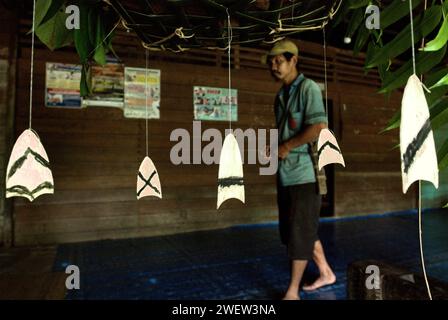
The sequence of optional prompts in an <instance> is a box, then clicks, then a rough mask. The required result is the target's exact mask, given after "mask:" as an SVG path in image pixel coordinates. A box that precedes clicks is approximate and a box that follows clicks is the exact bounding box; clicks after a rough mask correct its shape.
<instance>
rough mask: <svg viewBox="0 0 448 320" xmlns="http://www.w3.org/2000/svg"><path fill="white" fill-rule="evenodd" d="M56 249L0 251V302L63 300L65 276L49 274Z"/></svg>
mask: <svg viewBox="0 0 448 320" xmlns="http://www.w3.org/2000/svg"><path fill="white" fill-rule="evenodd" d="M55 255H56V247H28V248H10V249H9V248H0V300H8V299H20V300H24V299H49V300H58V299H64V297H65V293H66V288H65V280H66V278H67V274H65V273H64V272H52V269H53V263H54V259H55Z"/></svg>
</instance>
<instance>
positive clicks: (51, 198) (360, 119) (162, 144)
mask: <svg viewBox="0 0 448 320" xmlns="http://www.w3.org/2000/svg"><path fill="white" fill-rule="evenodd" d="M22 25H26V21H25V22H24V23H22ZM22 29H23V30H22V33H23V31H26V30H27V28H26V27H23V28H22ZM114 42H116V43H117V44H118V45H117V46H116V47H117V51H118V53H119V55H120V57H121V58H122V59H123V60H124V62H125V63H126V65H128V66H134V67H143V66H144V64H145V62H144V59H143V56H144V51H143V49H141V47H140V46H139V43H138V41H136V40H135V39H133V38H132V37H130V36H129V35H126V34H123V33H119V34H118V36H117V38H116V39H115V40H114ZM20 45H21V50H20V52H19V55H18V69H19V70H18V73H17V77H18V80H17V103H16V119H15V125H16V131H15V136H16V137H17V136H18V135H19V134H20V132H21V131H22V130H24V129H25V128H26V127H27V121H28V111H27V109H28V108H27V105H28V86H29V69H28V68H29V55H30V49H29V40H28V38H27V37H25V36H23V37H22V38H21V42H20ZM120 45H121V46H122V48H121V49H120ZM299 46H300V50H301V68H302V70H303V71H304V73H305V74H306V75H307V76H309V77H311V78H313V79H315V80H317V81H319V82H322V81H323V78H324V77H323V64H322V46H319V45H318V44H312V43H304V42H299ZM262 53H263V50H257V49H250V48H239V50H238V48H237V50H235V52H234V56H233V67H234V69H233V71H232V87H234V88H236V89H238V95H239V96H238V98H239V115H238V116H239V119H238V122H237V123H234V124H233V127H234V128H241V129H243V130H244V129H246V128H254V129H257V128H273V126H274V117H273V110H272V103H273V100H274V95H275V92H276V91H277V89H278V87H279V84H278V83H275V82H274V81H273V80H272V79H271V77H270V75H269V73H268V71H267V69H266V67H265V66H262V65H260V63H259V61H260V55H261V54H262ZM328 57H329V65H328V70H329V74H328V79H329V87H328V96H329V99H331V100H332V101H333V108H334V110H333V113H334V115H335V131H336V132H337V133H338V134H339V135H340V137H339V140H340V144H341V148H342V150H343V152H344V155H345V157H346V162H347V168H346V169H343V168H336V180H335V192H336V200H335V214H336V215H338V216H341V215H352V214H367V213H370V212H384V211H392V210H401V209H407V208H409V207H410V204H412V201H413V200H412V194H410V195H409V196H408V197H404V198H403V196H402V195H401V193H400V194H399V192H398V191H399V189H398V188H397V187H398V186H399V184H398V183H399V157H397V154H394V153H393V152H390V151H389V149H391V148H392V147H393V145H394V143H396V132H395V133H392V134H388V135H384V136H378V135H376V133H377V132H378V131H379V130H380V129H381V128H382V127H383V126H384V124H385V123H386V120H387V119H388V117H390V116H391V115H392V114H393V111H394V110H396V109H397V108H398V106H399V103H398V100H397V98H396V97H395V99H394V100H391V101H390V102H386V101H385V100H384V98H383V97H382V96H380V95H378V94H376V93H375V92H376V89H377V86H378V84H379V80H378V76H377V75H371V74H369V75H366V76H365V75H364V71H363V69H362V63H363V57H362V56H361V57H358V58H353V57H352V55H351V53H350V52H345V51H342V50H338V49H335V48H329V51H328ZM47 61H48V62H66V63H77V62H78V58H77V56H76V54H75V53H74V51H73V50H70V49H66V50H59V51H56V52H50V51H49V50H48V49H46V48H43V47H38V49H37V50H36V54H35V78H34V79H35V87H34V90H35V96H34V106H33V107H34V111H33V128H34V129H35V130H36V131H37V132H38V133H39V135H40V137H41V139H42V142H43V144H44V146H45V148H46V150H47V153H48V155H49V157H50V163H51V167H52V170H53V175H54V180H55V190H56V191H55V194H54V195H44V196H42V197H40V198H38V199H37V200H35V201H34V202H33V203H29V202H28V201H27V200H23V199H20V198H17V199H15V200H14V217H15V230H14V231H15V239H16V245H26V244H44V243H63V242H77V241H86V240H97V239H108V238H127V237H140V236H150V235H159V234H169V233H176V232H185V231H192V230H201V229H213V228H221V227H225V226H229V225H235V224H241V223H255V222H263V221H272V220H276V215H277V206H276V191H275V177H274V176H260V175H259V174H258V169H259V167H258V166H257V165H245V166H244V173H245V185H246V204H245V205H243V204H241V203H240V202H238V201H237V200H231V201H229V202H226V203H224V205H223V206H222V209H220V210H219V211H217V210H216V209H215V208H216V179H217V175H218V166H217V165H211V166H207V165H179V166H175V165H173V164H171V162H170V159H169V154H170V149H171V147H172V146H173V145H174V144H175V142H170V139H169V137H170V133H171V132H172V130H174V129H176V128H185V129H187V130H188V131H189V132H190V133H191V132H192V121H193V106H192V87H193V86H194V85H204V86H217V87H226V86H227V70H226V68H223V67H226V59H225V58H224V56H223V53H222V52H211V51H192V52H188V53H185V54H181V55H175V54H174V53H165V52H163V53H157V52H155V53H151V60H150V67H151V68H157V69H161V73H162V83H161V89H162V95H161V97H162V100H161V119H160V120H150V121H149V137H150V140H149V150H150V157H151V158H152V159H153V160H154V162H155V164H156V166H157V168H158V171H159V175H160V177H161V182H162V187H163V197H164V198H163V200H158V199H152V198H149V199H148V198H145V199H143V200H140V201H136V199H135V183H136V173H137V169H138V166H139V164H140V162H141V160H142V159H143V157H144V155H145V140H144V137H145V122H144V121H143V120H134V119H125V118H124V117H123V115H122V111H121V110H119V109H113V108H93V107H92V108H87V109H83V110H63V109H50V108H46V107H45V106H44V85H45V62H47ZM227 126H228V124H227V123H216V122H213V123H212V122H205V123H203V124H202V131H204V130H205V129H207V128H212V127H214V128H218V129H219V130H220V131H221V132H223V131H224V129H225V128H227ZM205 144H206V143H203V145H205ZM400 192H401V191H400ZM402 198H403V199H404V200H402Z"/></svg>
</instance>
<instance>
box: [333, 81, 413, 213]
mask: <svg viewBox="0 0 448 320" xmlns="http://www.w3.org/2000/svg"><path fill="white" fill-rule="evenodd" d="M400 99H401V97H400V95H399V94H396V95H393V96H392V97H391V98H390V100H388V99H386V98H385V97H384V96H383V95H379V94H377V93H376V92H375V90H372V89H371V88H366V87H362V86H355V85H350V86H348V85H346V84H341V85H340V92H339V103H338V104H337V110H335V112H337V114H338V117H339V120H338V121H339V122H340V124H339V126H338V131H337V132H338V133H339V134H338V138H339V141H340V147H341V150H342V152H343V155H344V159H345V163H346V168H342V167H340V166H339V165H338V166H336V167H335V199H336V203H335V215H337V216H342V215H363V214H369V213H384V212H391V211H400V210H404V209H408V208H412V207H413V206H414V205H415V189H414V188H412V187H411V188H410V189H409V191H408V192H407V194H406V195H403V194H402V187H401V169H400V153H399V149H398V148H394V147H395V146H397V145H398V143H399V132H398V130H394V131H390V132H387V133H382V134H380V133H379V132H380V130H382V129H383V128H385V127H386V124H387V123H388V121H389V119H390V118H391V117H392V116H393V114H394V113H395V110H396V109H397V106H399V105H400Z"/></svg>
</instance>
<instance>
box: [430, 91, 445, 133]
mask: <svg viewBox="0 0 448 320" xmlns="http://www.w3.org/2000/svg"><path fill="white" fill-rule="evenodd" d="M429 112H430V114H431V117H430V119H431V127H432V129H433V130H437V129H439V128H440V127H442V126H444V125H445V124H447V123H448V98H445V99H442V100H440V101H438V102H437V103H435V104H434V105H433V106H432V107H431V108H430V110H429Z"/></svg>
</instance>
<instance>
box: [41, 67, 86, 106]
mask: <svg viewBox="0 0 448 320" xmlns="http://www.w3.org/2000/svg"><path fill="white" fill-rule="evenodd" d="M80 81H81V66H80V65H74V64H64V63H51V62H47V63H46V80H45V105H46V106H47V107H68V108H81V96H80V92H79V83H80Z"/></svg>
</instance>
